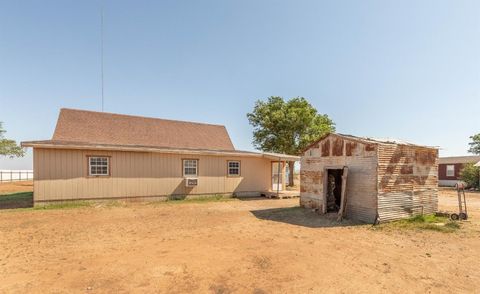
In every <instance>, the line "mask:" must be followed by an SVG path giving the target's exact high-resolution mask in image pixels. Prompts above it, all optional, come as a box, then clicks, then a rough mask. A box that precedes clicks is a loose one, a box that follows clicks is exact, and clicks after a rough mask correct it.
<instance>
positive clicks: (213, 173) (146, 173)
mask: <svg viewBox="0 0 480 294" xmlns="http://www.w3.org/2000/svg"><path fill="white" fill-rule="evenodd" d="M88 155H105V156H110V173H111V174H110V176H109V177H89V176H88V162H87V156H88ZM183 158H194V159H198V160H199V166H198V172H199V174H198V181H199V184H198V186H197V187H194V188H187V187H185V183H184V179H183V175H182V159H183ZM34 160H35V168H36V170H35V180H34V183H35V186H34V187H35V188H34V189H35V193H34V197H35V201H50V200H69V199H95V198H123V197H149V196H166V195H195V194H217V193H218V194H224V193H236V192H261V191H265V190H268V189H269V188H270V181H271V174H270V160H267V159H264V158H256V157H237V156H232V157H227V156H204V155H202V156H198V155H179V154H161V153H147V152H121V151H89V150H63V149H40V148H35V149H34ZM228 160H239V161H241V176H240V177H227V161H228Z"/></svg>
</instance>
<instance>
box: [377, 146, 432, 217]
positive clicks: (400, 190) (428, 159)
mask: <svg viewBox="0 0 480 294" xmlns="http://www.w3.org/2000/svg"><path fill="white" fill-rule="evenodd" d="M378 163H379V172H378V190H379V193H378V214H379V218H380V221H390V220H397V219H402V218H406V217H410V216H412V215H414V214H419V213H421V212H422V211H423V213H434V212H435V211H437V208H438V197H437V194H438V188H437V186H438V178H437V177H438V151H437V150H436V149H431V148H424V147H417V146H406V145H379V150H378Z"/></svg>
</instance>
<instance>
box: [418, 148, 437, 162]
mask: <svg viewBox="0 0 480 294" xmlns="http://www.w3.org/2000/svg"><path fill="white" fill-rule="evenodd" d="M436 158H437V150H415V160H416V161H417V163H420V164H425V165H430V164H434V163H435V160H436Z"/></svg>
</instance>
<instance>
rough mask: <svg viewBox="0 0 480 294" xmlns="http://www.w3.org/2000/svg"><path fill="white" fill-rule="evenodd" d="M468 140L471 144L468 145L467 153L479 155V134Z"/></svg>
mask: <svg viewBox="0 0 480 294" xmlns="http://www.w3.org/2000/svg"><path fill="white" fill-rule="evenodd" d="M470 139H472V142H470V143H468V145H470V149H469V150H468V152H470V153H473V154H479V155H480V133H478V134H476V135H473V136H470Z"/></svg>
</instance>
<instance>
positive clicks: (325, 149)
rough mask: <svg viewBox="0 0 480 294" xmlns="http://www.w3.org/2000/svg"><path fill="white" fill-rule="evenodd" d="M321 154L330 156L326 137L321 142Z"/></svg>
mask: <svg viewBox="0 0 480 294" xmlns="http://www.w3.org/2000/svg"><path fill="white" fill-rule="evenodd" d="M322 156H323V157H327V156H330V139H329V138H328V137H327V138H326V139H325V141H323V143H322Z"/></svg>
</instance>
